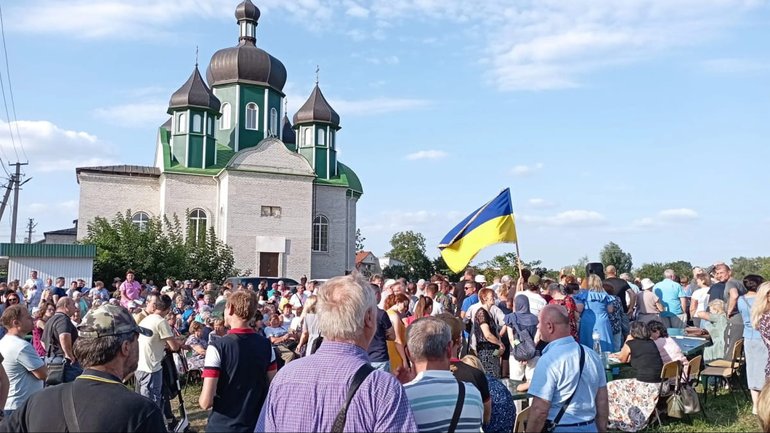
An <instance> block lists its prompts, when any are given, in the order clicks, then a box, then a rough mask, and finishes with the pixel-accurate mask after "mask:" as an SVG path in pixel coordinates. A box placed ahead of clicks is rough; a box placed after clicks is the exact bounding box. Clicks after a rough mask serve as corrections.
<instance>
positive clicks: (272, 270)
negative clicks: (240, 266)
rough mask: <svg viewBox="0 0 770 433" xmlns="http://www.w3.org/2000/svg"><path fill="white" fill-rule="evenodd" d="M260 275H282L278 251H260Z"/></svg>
mask: <svg viewBox="0 0 770 433" xmlns="http://www.w3.org/2000/svg"><path fill="white" fill-rule="evenodd" d="M259 276H260V277H280V276H281V275H278V253H259Z"/></svg>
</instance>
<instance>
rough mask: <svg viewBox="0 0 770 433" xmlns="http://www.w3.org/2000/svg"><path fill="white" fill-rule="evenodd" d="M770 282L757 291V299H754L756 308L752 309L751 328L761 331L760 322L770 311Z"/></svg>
mask: <svg viewBox="0 0 770 433" xmlns="http://www.w3.org/2000/svg"><path fill="white" fill-rule="evenodd" d="M769 295H770V282H768V281H766V282H764V283H762V284H760V286H759V288H758V289H757V297H756V298H755V299H754V306H752V307H751V326H753V327H754V329H759V321H760V320H762V316H763V315H764V314H765V313H766V312H767V311H768V309H770V299H768V296H769Z"/></svg>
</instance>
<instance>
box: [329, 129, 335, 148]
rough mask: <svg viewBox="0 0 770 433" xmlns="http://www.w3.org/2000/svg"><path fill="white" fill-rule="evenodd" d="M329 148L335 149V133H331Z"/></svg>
mask: <svg viewBox="0 0 770 433" xmlns="http://www.w3.org/2000/svg"><path fill="white" fill-rule="evenodd" d="M329 147H334V131H329Z"/></svg>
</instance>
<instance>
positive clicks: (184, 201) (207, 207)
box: [161, 172, 217, 228]
mask: <svg viewBox="0 0 770 433" xmlns="http://www.w3.org/2000/svg"><path fill="white" fill-rule="evenodd" d="M161 180H162V185H163V188H165V191H164V194H165V196H166V197H165V198H166V199H165V200H164V203H163V204H164V209H162V212H163V213H164V214H165V215H166V216H168V218H169V219H171V218H172V217H173V215H174V214H176V215H177V216H178V217H179V221H181V222H182V226H183V227H185V224H186V219H187V211H188V210H189V211H192V210H193V209H203V211H204V212H206V217H207V221H206V223H207V228H208V227H216V225H215V224H216V221H215V218H216V213H215V211H216V208H217V184H216V181H215V180H214V178H212V177H211V176H192V175H185V174H176V173H168V172H166V173H163V175H162V178H161Z"/></svg>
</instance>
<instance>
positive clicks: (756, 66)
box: [702, 57, 770, 74]
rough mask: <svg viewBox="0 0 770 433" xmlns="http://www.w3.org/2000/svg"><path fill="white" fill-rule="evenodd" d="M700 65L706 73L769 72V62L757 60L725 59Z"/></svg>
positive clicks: (708, 61)
mask: <svg viewBox="0 0 770 433" xmlns="http://www.w3.org/2000/svg"><path fill="white" fill-rule="evenodd" d="M702 64H703V67H704V68H705V69H706V70H707V71H709V72H713V73H716V74H749V73H755V72H766V71H770V62H769V61H762V60H757V59H742V58H735V57H726V58H720V59H710V60H706V61H704V62H703V63H702Z"/></svg>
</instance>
